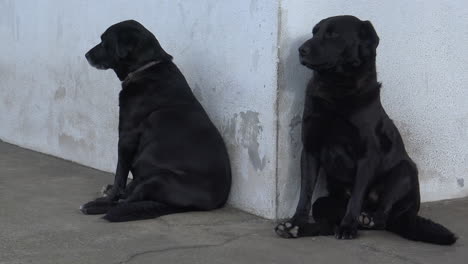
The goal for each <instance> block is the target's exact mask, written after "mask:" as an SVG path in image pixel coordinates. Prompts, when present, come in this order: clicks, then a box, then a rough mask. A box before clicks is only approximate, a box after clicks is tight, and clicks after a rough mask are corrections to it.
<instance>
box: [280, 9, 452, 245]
mask: <svg viewBox="0 0 468 264" xmlns="http://www.w3.org/2000/svg"><path fill="white" fill-rule="evenodd" d="M313 34H314V36H313V37H312V38H311V39H309V40H307V41H306V42H305V43H304V44H303V45H302V46H301V47H300V49H299V53H300V59H301V63H302V64H303V65H305V66H306V67H308V68H310V69H312V70H314V77H313V78H312V80H311V81H310V83H309V85H308V87H307V91H306V98H305V105H304V113H303V123H302V141H303V151H302V159H301V166H302V181H301V194H300V199H299V204H298V206H297V210H296V213H295V215H294V216H293V218H292V219H291V220H289V221H287V222H285V223H281V224H279V225H278V226H277V227H276V232H277V233H278V234H279V235H280V236H282V237H299V236H315V235H330V234H334V235H335V236H336V237H337V238H339V239H352V238H355V237H356V236H357V231H358V228H367V229H386V230H389V231H391V232H394V233H397V234H399V235H401V236H403V237H405V238H408V239H411V240H416V241H424V242H429V243H435V244H442V245H450V244H453V243H455V241H456V239H457V238H456V236H455V235H454V234H453V233H452V232H450V231H449V230H448V229H446V228H445V227H443V226H441V225H439V224H435V223H433V222H432V221H430V220H427V219H424V218H422V217H420V216H418V211H419V207H420V194H419V182H418V172H417V168H416V165H415V164H414V163H413V161H412V160H411V158H410V157H409V156H408V153H407V152H406V150H405V147H404V145H403V141H402V138H401V136H400V133H399V132H398V129H397V128H396V126H395V125H394V124H393V122H392V120H391V119H390V118H389V117H388V116H387V114H386V113H385V110H384V109H383V107H382V104H381V102H380V83H379V82H377V74H376V67H375V56H376V48H377V46H378V43H379V37H378V36H377V34H376V32H375V30H374V28H373V26H372V24H371V23H370V22H369V21H361V20H359V19H357V18H355V17H353V16H338V17H331V18H327V19H324V20H322V21H321V22H320V23H318V24H317V25H316V26H315V27H314V29H313ZM319 170H321V171H322V172H323V173H325V175H326V179H327V188H328V192H329V194H328V196H327V197H322V198H320V199H318V200H317V201H316V202H315V203H314V205H313V207H312V208H311V197H312V192H313V189H314V186H315V183H316V179H317V175H318V173H319ZM310 210H312V214H313V217H314V219H315V221H316V222H315V223H309V222H308V215H309V211H310Z"/></svg>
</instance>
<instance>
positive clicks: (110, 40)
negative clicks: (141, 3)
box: [85, 20, 172, 80]
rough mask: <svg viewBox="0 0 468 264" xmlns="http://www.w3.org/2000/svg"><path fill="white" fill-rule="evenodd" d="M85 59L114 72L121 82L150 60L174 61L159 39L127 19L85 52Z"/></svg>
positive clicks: (99, 67) (113, 27)
mask: <svg viewBox="0 0 468 264" xmlns="http://www.w3.org/2000/svg"><path fill="white" fill-rule="evenodd" d="M85 56H86V59H87V60H88V62H89V64H91V66H93V67H95V68H97V69H113V70H114V71H115V72H116V73H117V75H118V77H119V78H120V79H121V80H122V79H124V78H125V77H126V76H127V74H128V73H130V72H132V71H134V70H136V69H138V68H139V67H141V66H143V65H144V64H146V63H148V62H150V61H165V60H171V59H172V57H171V56H170V55H169V54H167V53H166V52H165V51H164V50H163V49H162V48H161V46H160V45H159V42H158V40H157V39H156V37H155V36H154V35H153V34H152V33H151V32H150V31H149V30H147V29H146V28H145V27H144V26H143V25H141V24H140V23H138V22H136V21H134V20H126V21H122V22H120V23H117V24H114V25H112V26H110V27H109V28H108V29H107V30H106V31H105V32H104V33H103V34H102V35H101V43H99V44H97V45H96V46H95V47H94V48H92V49H91V50H89V51H88V52H87V53H86V55H85Z"/></svg>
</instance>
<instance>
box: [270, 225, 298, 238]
mask: <svg viewBox="0 0 468 264" xmlns="http://www.w3.org/2000/svg"><path fill="white" fill-rule="evenodd" d="M299 229H300V227H299V226H298V225H296V224H294V223H293V222H291V221H286V222H283V223H279V224H278V225H277V226H276V227H275V232H276V234H277V235H278V236H280V237H282V238H297V237H299Z"/></svg>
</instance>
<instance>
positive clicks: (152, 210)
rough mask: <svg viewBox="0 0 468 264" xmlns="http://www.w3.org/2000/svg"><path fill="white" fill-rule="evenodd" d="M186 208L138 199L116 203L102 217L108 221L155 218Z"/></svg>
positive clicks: (182, 210)
mask: <svg viewBox="0 0 468 264" xmlns="http://www.w3.org/2000/svg"><path fill="white" fill-rule="evenodd" d="M185 211H187V210H184V209H181V208H174V207H172V206H169V205H166V204H163V203H159V202H155V201H138V202H131V203H122V204H118V205H117V206H115V207H112V208H111V209H110V210H109V211H107V214H106V215H105V216H104V217H103V218H104V219H106V220H108V221H109V222H127V221H134V220H143V219H151V218H156V217H159V216H162V215H168V214H175V213H181V212H185Z"/></svg>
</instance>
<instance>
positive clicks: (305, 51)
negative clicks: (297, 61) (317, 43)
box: [299, 46, 310, 56]
mask: <svg viewBox="0 0 468 264" xmlns="http://www.w3.org/2000/svg"><path fill="white" fill-rule="evenodd" d="M309 51H310V49H309V48H308V47H304V46H301V47H300V48H299V54H301V55H302V56H305V55H307V54H309Z"/></svg>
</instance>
